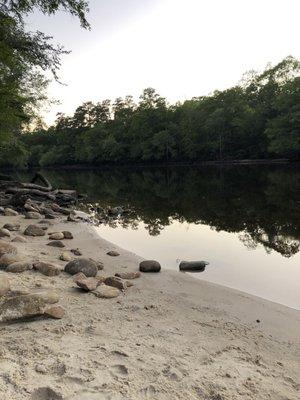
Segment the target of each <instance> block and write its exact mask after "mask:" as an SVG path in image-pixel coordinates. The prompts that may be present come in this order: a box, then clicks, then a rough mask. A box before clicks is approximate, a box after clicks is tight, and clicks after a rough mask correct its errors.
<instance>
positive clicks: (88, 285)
mask: <svg viewBox="0 0 300 400" xmlns="http://www.w3.org/2000/svg"><path fill="white" fill-rule="evenodd" d="M76 284H77V286H79V287H80V288H81V289H83V290H85V291H86V292H91V291H93V290H96V289H97V287H98V286H99V285H100V282H99V281H98V279H96V278H93V277H90V278H86V277H85V278H81V279H80V278H79V279H77V280H76Z"/></svg>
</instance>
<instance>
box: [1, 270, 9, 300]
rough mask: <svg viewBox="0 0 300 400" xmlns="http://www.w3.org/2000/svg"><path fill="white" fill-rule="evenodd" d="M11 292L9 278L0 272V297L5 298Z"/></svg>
mask: <svg viewBox="0 0 300 400" xmlns="http://www.w3.org/2000/svg"><path fill="white" fill-rule="evenodd" d="M9 291H10V284H9V280H8V278H7V277H6V276H5V275H4V274H3V272H0V297H2V296H5V295H6V293H8V292H9Z"/></svg>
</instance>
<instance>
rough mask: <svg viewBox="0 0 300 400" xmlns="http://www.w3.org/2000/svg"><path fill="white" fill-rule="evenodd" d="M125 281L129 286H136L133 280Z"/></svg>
mask: <svg viewBox="0 0 300 400" xmlns="http://www.w3.org/2000/svg"><path fill="white" fill-rule="evenodd" d="M125 282H126V286H127V287H128V288H129V287H132V286H134V283H133V282H131V281H125Z"/></svg>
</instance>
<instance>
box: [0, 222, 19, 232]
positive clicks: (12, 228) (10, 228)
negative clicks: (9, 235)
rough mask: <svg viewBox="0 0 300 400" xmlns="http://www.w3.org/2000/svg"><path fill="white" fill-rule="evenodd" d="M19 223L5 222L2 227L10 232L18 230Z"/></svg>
mask: <svg viewBox="0 0 300 400" xmlns="http://www.w3.org/2000/svg"><path fill="white" fill-rule="evenodd" d="M20 227H21V225H20V224H10V223H8V224H5V225H4V226H3V228H4V229H7V230H8V231H10V232H14V231H18V230H19V229H20Z"/></svg>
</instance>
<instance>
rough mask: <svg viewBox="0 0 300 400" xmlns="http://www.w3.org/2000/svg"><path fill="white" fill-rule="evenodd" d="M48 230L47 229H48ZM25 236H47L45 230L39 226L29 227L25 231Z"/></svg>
mask: <svg viewBox="0 0 300 400" xmlns="http://www.w3.org/2000/svg"><path fill="white" fill-rule="evenodd" d="M46 229H47V228H46ZM24 235H26V236H45V235H46V232H45V230H44V229H43V228H42V227H40V226H37V225H29V226H27V228H26V229H25V231H24Z"/></svg>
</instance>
